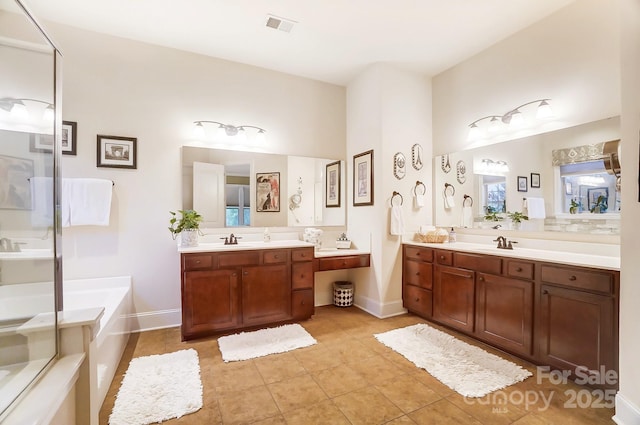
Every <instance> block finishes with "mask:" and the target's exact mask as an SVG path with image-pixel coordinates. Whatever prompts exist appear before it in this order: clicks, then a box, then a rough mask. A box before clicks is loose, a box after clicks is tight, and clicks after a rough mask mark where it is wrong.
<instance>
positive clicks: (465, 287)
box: [433, 265, 475, 333]
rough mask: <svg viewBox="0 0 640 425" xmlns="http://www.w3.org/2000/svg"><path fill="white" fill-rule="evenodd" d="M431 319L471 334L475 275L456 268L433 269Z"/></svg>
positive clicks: (440, 267)
mask: <svg viewBox="0 0 640 425" xmlns="http://www.w3.org/2000/svg"><path fill="white" fill-rule="evenodd" d="M434 275H435V279H434V289H433V318H434V319H435V320H436V321H438V322H440V323H443V324H446V325H449V326H451V327H453V328H456V329H459V330H461V331H464V332H468V333H472V332H473V326H474V315H473V314H474V303H475V299H474V297H475V282H474V277H475V273H474V272H473V271H470V270H465V269H459V268H456V267H447V266H439V265H437V266H436V267H435V273H434Z"/></svg>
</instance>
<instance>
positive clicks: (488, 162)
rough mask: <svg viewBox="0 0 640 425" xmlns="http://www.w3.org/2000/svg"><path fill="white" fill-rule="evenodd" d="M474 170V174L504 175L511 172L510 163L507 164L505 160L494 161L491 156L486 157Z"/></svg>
mask: <svg viewBox="0 0 640 425" xmlns="http://www.w3.org/2000/svg"><path fill="white" fill-rule="evenodd" d="M473 172H474V174H485V175H489V176H502V175H504V174H505V173H508V172H509V165H507V163H506V162H505V161H494V160H492V159H489V158H484V159H483V160H482V161H481V162H480V165H478V167H477V168H476V169H474V170H473Z"/></svg>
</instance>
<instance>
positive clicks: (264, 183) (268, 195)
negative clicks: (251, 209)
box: [256, 172, 280, 212]
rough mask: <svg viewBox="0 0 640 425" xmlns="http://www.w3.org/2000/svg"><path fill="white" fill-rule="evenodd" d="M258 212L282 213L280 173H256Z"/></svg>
mask: <svg viewBox="0 0 640 425" xmlns="http://www.w3.org/2000/svg"><path fill="white" fill-rule="evenodd" d="M256 211H257V212H279V211H280V173H279V172H273V173H256Z"/></svg>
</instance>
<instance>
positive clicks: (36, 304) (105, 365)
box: [0, 276, 132, 424]
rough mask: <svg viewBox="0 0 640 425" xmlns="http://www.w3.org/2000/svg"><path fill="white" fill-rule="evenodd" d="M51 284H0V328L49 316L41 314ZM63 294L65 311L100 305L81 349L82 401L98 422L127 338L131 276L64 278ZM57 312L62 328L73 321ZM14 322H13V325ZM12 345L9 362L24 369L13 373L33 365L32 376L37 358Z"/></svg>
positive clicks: (6, 330)
mask: <svg viewBox="0 0 640 425" xmlns="http://www.w3.org/2000/svg"><path fill="white" fill-rule="evenodd" d="M51 286H52V283H51V282H38V283H26V284H15V285H4V286H0V324H3V323H4V326H3V327H2V328H0V332H2V330H4V333H10V332H13V333H20V328H21V327H22V326H23V323H24V321H25V320H29V318H31V317H34V318H37V317H38V316H44V317H45V318H46V319H45V321H47V320H53V319H52V317H53V316H52V315H51V313H44V314H43V312H45V311H47V310H49V311H50V310H51V308H52V306H53V296H52V295H51V293H52V289H51ZM43 294H47V295H43ZM63 297H64V311H65V313H66V312H71V311H74V310H81V309H88V308H96V307H99V308H102V309H104V311H103V314H102V316H101V317H100V319H99V323H98V327H97V331H96V332H95V336H94V338H93V340H92V341H91V342H90V343H89V346H88V350H87V352H86V353H85V355H86V359H87V368H86V370H87V373H86V375H87V377H86V378H85V379H87V380H88V383H87V385H88V389H89V397H88V400H89V402H88V404H89V406H81V408H83V409H88V410H89V412H90V414H89V416H90V418H91V424H94V423H95V424H97V423H98V414H99V411H100V407H101V406H102V403H103V401H104V398H105V396H106V394H107V391H108V390H109V386H110V385H111V381H112V380H113V376H114V374H115V371H116V368H117V367H118V364H119V362H120V358H121V357H122V354H123V352H124V349H125V347H126V344H127V341H128V339H129V333H130V330H131V324H130V320H131V319H130V318H131V312H132V294H131V277H130V276H121V277H109V278H97V279H79V280H68V281H65V282H64V284H63ZM61 317H63V319H61V321H60V323H59V325H60V326H61V327H62V328H64V327H65V326H73V323H65V322H64V317H65V316H64V315H62V316H61ZM12 323H15V324H16V326H11V324H12ZM51 323H53V322H51ZM63 344H64V343H63ZM13 351H14V354H15V356H13V358H12V359H11V362H12V363H13V364H16V365H22V366H20V367H21V369H24V372H23V371H18V372H17V373H16V374H17V375H18V374H22V375H24V374H26V372H27V371H31V372H30V373H31V376H35V375H34V374H35V373H37V371H35V366H36V363H37V362H34V361H33V360H32V359H29V358H28V357H29V354H28V350H25V349H24V346H21V347H17V348H16V349H14V350H13ZM60 351H61V353H64V352H65V351H66V347H64V346H61V347H60ZM5 354H7V353H5ZM3 357H6V356H3ZM21 357H24V358H21ZM24 365H26V366H24ZM27 378H28V377H27ZM29 380H30V379H28V380H27V381H26V382H29ZM3 390H9V388H3ZM17 390H18V391H19V389H17ZM3 392H4V391H3Z"/></svg>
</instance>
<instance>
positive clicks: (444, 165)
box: [440, 154, 451, 173]
mask: <svg viewBox="0 0 640 425" xmlns="http://www.w3.org/2000/svg"><path fill="white" fill-rule="evenodd" d="M440 167H441V168H442V171H444V172H445V173H448V172H449V171H451V163H450V162H449V154H446V155H442V164H441V165H440Z"/></svg>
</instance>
